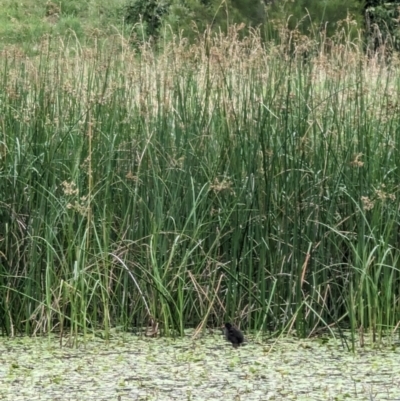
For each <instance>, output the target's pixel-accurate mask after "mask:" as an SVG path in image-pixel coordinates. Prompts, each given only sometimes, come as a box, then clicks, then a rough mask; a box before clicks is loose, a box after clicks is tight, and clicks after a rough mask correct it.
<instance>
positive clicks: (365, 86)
mask: <svg viewBox="0 0 400 401" xmlns="http://www.w3.org/2000/svg"><path fill="white" fill-rule="evenodd" d="M360 48H361V46H358V45H354V44H352V43H345V44H344V45H343V42H340V41H338V43H337V44H335V43H332V44H331V46H330V53H329V54H325V53H324V51H323V50H321V49H319V50H318V52H316V53H314V55H313V56H310V57H309V58H308V59H307V60H305V59H304V57H303V56H301V55H299V56H298V57H297V56H296V53H294V55H293V56H292V57H290V56H288V55H287V54H286V52H285V51H284V47H280V46H278V45H271V46H269V47H268V48H267V47H265V46H263V45H262V44H261V40H260V38H259V36H258V35H257V34H256V33H254V35H253V36H250V37H248V38H246V39H245V40H243V41H239V40H237V31H236V30H235V29H232V30H231V32H230V34H229V35H228V36H223V35H220V36H215V37H211V36H207V35H206V36H205V37H204V38H203V40H202V41H200V43H199V44H197V45H193V46H188V45H186V44H185V42H184V41H176V42H175V43H171V44H170V45H166V46H165V48H164V50H163V51H162V53H161V54H155V53H154V52H153V51H152V50H151V48H150V47H149V46H148V45H147V44H143V45H142V47H141V49H139V50H140V51H134V50H132V49H131V48H130V47H129V45H128V44H127V43H125V42H124V40H123V39H121V42H120V45H119V47H118V50H115V51H114V52H111V51H110V50H107V51H102V50H101V49H100V48H98V49H81V48H80V47H79V46H78V45H77V46H76V47H75V49H71V46H63V45H62V44H60V45H59V46H55V45H54V44H52V43H51V42H47V41H45V42H43V47H42V50H41V52H40V56H39V57H38V58H28V57H26V56H24V55H23V54H21V53H18V52H16V51H11V50H8V51H4V52H3V54H2V57H1V73H0V79H1V82H2V85H1V89H0V116H1V117H0V129H1V131H0V132H1V138H0V174H1V179H0V257H1V263H0V316H2V318H1V322H0V324H1V327H2V330H3V332H4V333H6V334H8V335H15V334H17V333H21V332H22V333H48V332H52V331H57V332H61V333H62V334H63V333H67V332H68V333H72V334H74V333H78V332H79V333H80V332H84V333H87V332H90V331H92V330H94V329H97V328H103V329H105V332H106V333H107V335H108V333H109V330H110V328H111V327H113V326H116V325H120V326H123V327H124V328H125V329H131V328H132V327H142V326H144V325H146V324H147V322H148V321H149V320H150V319H155V320H156V321H157V322H159V324H160V327H161V329H162V331H163V332H164V333H165V334H167V335H174V334H176V333H177V334H182V332H183V330H184V328H185V327H188V326H197V325H199V324H202V325H209V326H214V325H217V324H220V323H221V322H222V321H223V320H224V319H232V320H235V321H241V322H242V327H246V328H250V329H263V330H274V331H282V330H296V332H297V334H298V335H299V336H307V335H311V334H313V333H316V332H318V330H320V329H321V328H326V327H332V326H339V327H351V328H352V329H353V333H355V332H356V330H358V329H364V328H365V329H368V328H369V329H372V330H371V332H372V333H373V335H374V336H375V335H376V334H379V335H381V334H383V333H385V332H386V331H387V330H388V329H390V328H394V327H395V326H396V328H397V323H398V322H399V320H400V309H399V295H400V283H399V280H400V274H399V269H398V268H399V255H400V253H399V246H398V244H399V193H398V191H399V190H398V188H399V187H398V183H399V166H400V156H399V155H400V152H399V149H398V146H399V143H400V142H399V140H400V121H399V118H398V115H399V103H398V100H397V98H398V92H399V88H400V76H399V72H398V69H397V68H396V67H397V65H396V61H395V60H394V61H393V63H392V65H391V66H389V65H385V64H384V63H381V62H379V60H377V59H374V58H369V59H367V58H365V57H364V55H363V53H362V51H361V50H359V49H360Z"/></svg>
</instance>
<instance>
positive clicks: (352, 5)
mask: <svg viewBox="0 0 400 401" xmlns="http://www.w3.org/2000/svg"><path fill="white" fill-rule="evenodd" d="M362 15H363V7H362V4H361V3H360V1H359V0H296V1H290V0H285V1H275V2H272V3H270V4H269V5H268V18H269V20H270V21H271V20H277V21H276V22H275V24H276V23H278V24H282V23H285V21H287V26H288V28H289V29H290V30H294V29H297V30H299V31H300V33H302V34H303V35H307V36H309V37H311V38H317V37H318V35H319V33H320V32H326V36H327V37H332V36H334V35H335V34H336V33H337V32H338V30H340V28H341V27H342V22H343V21H345V20H346V19H347V18H348V17H350V19H352V20H354V21H356V22H357V23H358V27H360V26H361V21H362ZM353 32H354V34H355V33H356V32H357V28H356V27H353Z"/></svg>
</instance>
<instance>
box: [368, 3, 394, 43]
mask: <svg viewBox="0 0 400 401" xmlns="http://www.w3.org/2000/svg"><path fill="white" fill-rule="evenodd" d="M365 14H366V30H367V36H368V42H369V48H370V50H377V49H378V48H380V47H381V46H382V45H385V44H387V45H388V46H389V48H392V49H396V50H400V24H399V23H400V6H399V4H398V3H397V2H394V1H393V2H387V1H382V0H376V1H370V2H367V7H366V13H365Z"/></svg>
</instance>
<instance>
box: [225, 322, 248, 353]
mask: <svg viewBox="0 0 400 401" xmlns="http://www.w3.org/2000/svg"><path fill="white" fill-rule="evenodd" d="M224 334H225V338H226V339H227V340H228V341H229V342H231V343H232V345H233V347H234V348H237V347H239V345H241V344H243V342H244V336H243V333H242V332H241V331H240V330H239V329H238V328H237V327H235V326H234V325H233V324H231V323H225V329H224Z"/></svg>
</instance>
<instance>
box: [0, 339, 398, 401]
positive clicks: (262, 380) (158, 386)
mask: <svg viewBox="0 0 400 401" xmlns="http://www.w3.org/2000/svg"><path fill="white" fill-rule="evenodd" d="M79 340H80V342H81V345H78V347H77V348H70V347H66V346H64V347H62V348H61V347H60V340H59V339H57V338H56V337H52V338H49V337H40V338H26V337H23V338H13V339H9V338H0V400H10V401H11V400H12V401H18V400H42V401H43V400H52V401H56V400H62V401H65V400H71V401H72V400H96V401H98V400H118V401H124V400H162V401H165V400H218V401H220V400H221V399H225V400H229V401H230V400H246V401H247V400H248V401H251V400H368V401H371V400H400V354H399V351H398V350H396V349H395V348H394V347H389V346H387V347H380V348H375V349H374V348H373V347H365V348H363V349H358V350H357V352H356V353H355V354H353V353H350V352H348V351H347V349H345V348H343V344H342V343H341V342H340V341H338V340H335V339H329V340H328V341H327V342H323V341H320V340H316V339H314V340H297V339H293V338H286V339H280V340H278V341H269V342H264V343H261V342H258V341H255V340H249V342H248V344H247V345H246V346H243V347H240V348H238V349H234V348H233V347H232V346H231V345H230V344H229V343H227V342H225V341H224V339H223V337H222V336H221V335H219V334H213V335H211V334H210V335H206V336H204V337H202V338H201V339H197V340H193V339H192V338H191V337H190V336H187V337H185V338H183V339H182V338H178V339H175V340H174V339H168V338H144V337H139V336H136V335H133V334H120V335H115V336H114V337H113V338H112V339H111V340H109V341H103V340H100V339H98V338H93V339H90V340H88V341H86V342H85V343H83V341H82V339H79Z"/></svg>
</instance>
